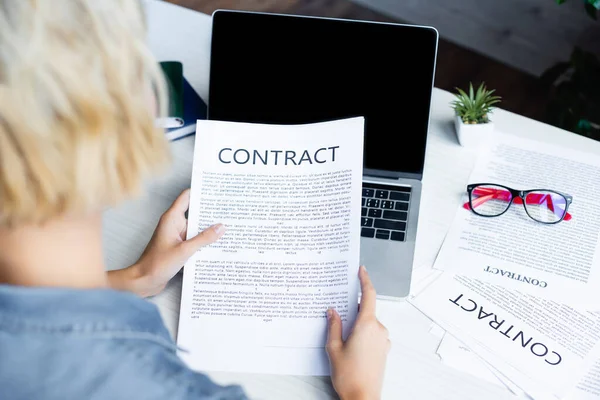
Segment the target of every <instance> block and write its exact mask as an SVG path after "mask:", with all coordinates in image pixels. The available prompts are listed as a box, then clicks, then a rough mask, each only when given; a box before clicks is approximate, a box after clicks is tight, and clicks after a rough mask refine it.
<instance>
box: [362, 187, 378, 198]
mask: <svg viewBox="0 0 600 400" xmlns="http://www.w3.org/2000/svg"><path fill="white" fill-rule="evenodd" d="M374 194H375V190H373V189H365V188H363V197H373V195H374Z"/></svg>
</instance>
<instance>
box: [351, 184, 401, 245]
mask: <svg viewBox="0 0 600 400" xmlns="http://www.w3.org/2000/svg"><path fill="white" fill-rule="evenodd" d="M409 205H410V187H403V186H390V185H380V184H374V183H366V182H363V184H362V218H361V226H362V228H361V233H360V235H361V236H363V237H369V238H376V239H383V240H395V241H398V242H404V241H405V240H406V226H407V221H408V210H409Z"/></svg>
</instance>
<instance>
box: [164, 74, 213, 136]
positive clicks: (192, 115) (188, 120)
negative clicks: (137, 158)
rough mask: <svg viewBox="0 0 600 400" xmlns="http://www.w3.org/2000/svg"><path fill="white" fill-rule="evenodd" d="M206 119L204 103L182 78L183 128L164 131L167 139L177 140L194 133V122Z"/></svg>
mask: <svg viewBox="0 0 600 400" xmlns="http://www.w3.org/2000/svg"><path fill="white" fill-rule="evenodd" d="M199 119H206V103H205V102H204V101H203V100H202V98H200V96H199V95H198V93H196V91H195V90H194V88H193V87H192V85H190V83H189V82H188V81H187V79H185V77H184V78H183V121H184V122H183V126H181V127H178V128H170V129H165V134H166V135H167V139H169V140H170V141H173V140H178V139H181V138H183V137H186V136H190V135H193V134H195V133H196V121H197V120H199Z"/></svg>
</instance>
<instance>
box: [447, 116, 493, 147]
mask: <svg viewBox="0 0 600 400" xmlns="http://www.w3.org/2000/svg"><path fill="white" fill-rule="evenodd" d="M454 125H455V126H456V137H457V138H458V143H459V144H460V145H461V146H463V147H470V148H477V147H481V146H482V145H485V144H486V143H487V142H488V141H489V140H490V138H491V136H492V133H493V132H494V123H493V122H492V121H490V122H488V123H486V124H465V123H464V122H463V121H462V119H461V118H460V117H459V116H456V117H455V119H454Z"/></svg>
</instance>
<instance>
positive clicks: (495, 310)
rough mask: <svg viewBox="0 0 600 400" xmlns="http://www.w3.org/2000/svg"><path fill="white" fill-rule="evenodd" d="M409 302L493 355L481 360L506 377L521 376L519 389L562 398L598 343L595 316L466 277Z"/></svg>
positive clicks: (446, 280)
mask: <svg viewBox="0 0 600 400" xmlns="http://www.w3.org/2000/svg"><path fill="white" fill-rule="evenodd" d="M410 302H411V303H412V304H413V305H414V306H415V307H417V308H418V309H419V310H421V311H422V312H423V313H424V314H425V315H427V316H428V317H429V318H431V319H432V320H433V321H434V322H435V323H437V324H438V325H440V326H441V327H442V328H443V329H445V330H446V331H447V332H448V333H450V334H452V335H454V336H455V337H457V338H459V339H460V340H466V341H467V342H468V341H469V340H471V341H476V342H477V343H479V344H480V346H481V347H482V348H484V349H487V350H488V351H489V353H490V354H489V356H486V355H485V354H482V353H481V352H479V353H478V355H479V356H480V357H482V358H483V359H484V361H487V362H489V363H490V364H491V365H493V366H494V368H496V369H497V370H498V371H499V372H500V373H502V374H503V375H505V376H514V375H515V374H514V370H517V371H519V372H520V375H519V376H520V378H521V381H520V382H519V383H518V386H519V387H523V386H527V385H528V384H530V382H536V385H535V388H536V389H539V388H541V390H543V391H544V392H547V393H553V394H555V395H556V396H557V397H559V398H560V397H564V396H565V395H566V394H567V393H568V392H569V391H570V390H571V389H572V388H573V387H574V386H575V384H576V381H577V379H578V377H579V375H580V374H581V373H582V370H583V369H584V367H585V365H586V362H588V360H589V357H593V350H594V348H595V346H597V345H598V343H599V342H600V317H599V316H598V315H596V314H594V313H590V312H587V311H582V310H578V309H575V308H572V307H570V306H567V305H564V304H560V303H556V302H554V301H551V300H545V299H542V298H539V297H535V296H532V295H527V294H524V293H521V292H518V291H515V290H509V289H506V288H503V287H501V286H499V285H493V284H489V283H486V282H482V281H479V280H476V279H472V278H467V277H463V276H458V275H451V274H448V273H444V274H443V275H441V276H440V278H439V279H437V280H436V281H434V282H433V283H432V284H430V285H429V286H428V287H427V288H425V289H424V290H423V292H421V293H419V294H417V296H415V297H414V298H412V299H410ZM491 357H493V359H492V358H491ZM513 369H514V370H513ZM511 380H513V381H514V379H512V378H511ZM515 383H516V382H515Z"/></svg>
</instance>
